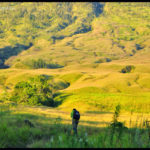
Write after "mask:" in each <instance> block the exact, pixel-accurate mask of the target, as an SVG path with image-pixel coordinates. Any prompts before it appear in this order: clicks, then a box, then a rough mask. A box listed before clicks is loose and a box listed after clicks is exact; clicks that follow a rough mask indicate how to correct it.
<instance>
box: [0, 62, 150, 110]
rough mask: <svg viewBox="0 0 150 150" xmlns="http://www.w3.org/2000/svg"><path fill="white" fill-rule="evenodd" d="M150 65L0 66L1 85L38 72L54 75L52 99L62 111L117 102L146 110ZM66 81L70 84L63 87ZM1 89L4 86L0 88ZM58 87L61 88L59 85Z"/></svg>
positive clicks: (98, 107) (99, 107) (9, 86)
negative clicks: (55, 87) (56, 89)
mask: <svg viewBox="0 0 150 150" xmlns="http://www.w3.org/2000/svg"><path fill="white" fill-rule="evenodd" d="M131 64H132V65H134V66H135V69H134V70H133V71H132V72H131V73H121V69H122V68H124V67H125V66H126V65H131ZM149 66H150V65H149V64H148V63H146V64H145V63H143V64H142V63H141V64H136V62H135V63H131V62H130V61H129V59H127V60H126V61H125V60H124V61H122V62H121V61H120V60H116V61H115V62H110V63H102V64H98V65H95V64H93V65H91V64H87V65H72V66H70V67H69V66H68V67H66V68H60V69H53V70H52V69H35V70H27V69H26V70H22V69H7V70H1V86H4V87H7V89H8V91H11V89H12V88H13V86H14V85H15V84H16V83H17V82H19V81H25V80H28V79H29V77H33V76H36V75H38V74H39V75H40V74H46V75H50V76H53V78H54V81H56V84H58V85H60V86H61V85H62V90H59V92H60V93H61V94H60V95H58V96H56V97H55V101H61V104H60V105H59V106H58V108H59V109H62V110H64V111H71V109H72V108H73V107H76V108H78V109H80V110H82V111H88V110H91V111H97V110H101V111H108V110H113V109H114V108H115V106H116V105H117V104H119V103H120V104H121V105H122V110H123V111H129V112H130V111H135V112H149V107H150V100H149V96H150V95H149V93H150V86H149V85H150V67H149ZM65 83H70V85H69V86H68V87H67V88H65V89H63V85H64V84H65ZM1 89H3V88H1ZM60 89H61V88H60Z"/></svg>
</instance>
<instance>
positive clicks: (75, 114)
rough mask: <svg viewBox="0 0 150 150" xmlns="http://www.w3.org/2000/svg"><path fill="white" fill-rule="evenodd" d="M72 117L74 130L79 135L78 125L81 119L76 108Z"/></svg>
mask: <svg viewBox="0 0 150 150" xmlns="http://www.w3.org/2000/svg"><path fill="white" fill-rule="evenodd" d="M71 118H72V127H73V132H74V134H75V135H77V126H78V123H79V119H80V113H79V111H77V110H76V109H75V108H74V109H73V110H72V112H71Z"/></svg>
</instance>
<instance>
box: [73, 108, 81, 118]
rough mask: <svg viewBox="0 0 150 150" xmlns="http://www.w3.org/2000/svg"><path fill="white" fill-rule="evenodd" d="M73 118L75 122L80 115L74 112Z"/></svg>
mask: <svg viewBox="0 0 150 150" xmlns="http://www.w3.org/2000/svg"><path fill="white" fill-rule="evenodd" d="M73 118H74V119H76V120H79V119H80V113H79V112H78V111H77V110H74V113H73Z"/></svg>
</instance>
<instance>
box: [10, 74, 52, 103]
mask: <svg viewBox="0 0 150 150" xmlns="http://www.w3.org/2000/svg"><path fill="white" fill-rule="evenodd" d="M47 81H48V78H47V76H44V75H40V76H37V77H34V78H30V80H29V81H21V82H18V83H17V84H16V85H15V87H14V90H13V92H12V95H11V98H10V100H12V101H15V102H17V103H26V104H30V105H46V106H54V100H53V93H52V86H51V85H49V84H48V82H47Z"/></svg>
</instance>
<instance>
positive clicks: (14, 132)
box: [0, 105, 150, 148]
mask: <svg viewBox="0 0 150 150" xmlns="http://www.w3.org/2000/svg"><path fill="white" fill-rule="evenodd" d="M11 107H12V108H14V106H11ZM0 110H1V111H0V112H1V113H0V119H1V124H0V133H1V134H0V139H1V140H0V147H1V148H10V147H11V148H150V143H149V140H150V139H149V129H150V128H149V126H148V125H146V124H145V121H146V120H144V121H143V122H141V126H138V125H137V126H134V128H133V127H132V128H128V129H126V130H122V133H121V134H119V129H116V130H115V132H112V128H111V127H110V126H108V127H105V128H96V127H88V126H82V125H80V123H79V127H78V135H77V136H75V135H73V134H72V132H71V130H72V126H71V125H69V124H66V125H64V124H62V123H61V120H62V118H60V117H59V118H55V119H54V120H53V121H51V124H46V123H42V120H43V119H44V117H43V118H42V117H41V116H38V115H33V114H30V121H31V122H32V123H34V125H35V127H34V128H30V127H29V126H27V125H25V124H24V119H25V118H29V116H28V115H27V114H24V115H22V116H21V115H20V114H18V115H16V114H14V113H12V112H11V111H10V109H9V107H7V105H5V106H3V107H2V106H1V107H0ZM37 120H39V122H38V121H37ZM131 124H132V123H131Z"/></svg>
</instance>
